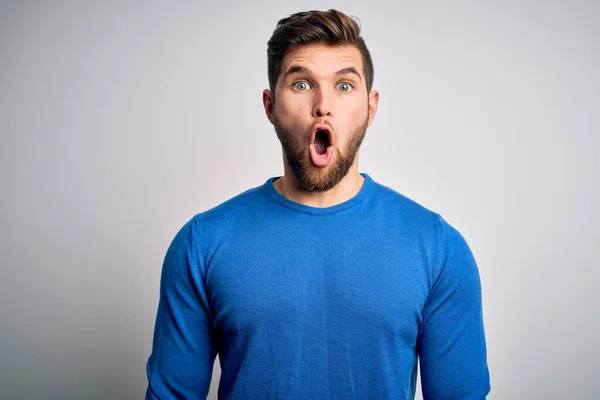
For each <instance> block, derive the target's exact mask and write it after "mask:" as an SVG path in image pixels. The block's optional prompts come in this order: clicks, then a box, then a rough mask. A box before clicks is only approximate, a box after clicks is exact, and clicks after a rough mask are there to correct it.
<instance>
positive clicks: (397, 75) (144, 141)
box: [0, 0, 600, 400]
mask: <svg viewBox="0 0 600 400" xmlns="http://www.w3.org/2000/svg"><path fill="white" fill-rule="evenodd" d="M599 5H600V3H599V2H595V1H562V2H560V1H509V2H495V3H492V2H471V3H467V2H461V1H458V2H445V1H439V2H432V1H427V2H416V1H414V2H408V1H395V2H392V1H388V0H370V1H349V0H345V1H331V2H329V3H327V4H325V3H323V2H317V1H302V2H295V3H294V2H287V3H286V2H280V1H272V2H266V1H263V2H247V3H246V2H241V1H239V2H237V3H236V2H226V1H223V2H219V3H217V2H210V3H203V2H166V1H165V2H162V3H159V2H141V1H140V2H134V1H128V2H116V1H106V2H104V1H102V2H100V1H97V2H91V1H86V2H79V1H54V2H43V1H40V2H33V1H13V2H10V1H2V2H0V133H1V137H0V140H1V142H0V152H1V153H0V154H1V158H0V162H1V164H0V190H1V197H0V201H1V204H0V273H1V276H0V312H1V314H0V397H2V398H3V399H12V398H14V399H17V398H18V399H34V398H39V399H42V398H43V399H47V398H62V399H84V398H85V399H96V398H97V399H104V398H113V399H133V398H142V397H143V395H144V391H145V388H146V377H145V363H146V359H147V357H148V356H149V354H150V348H151V340H152V334H153V325H154V318H155V315H156V306H157V302H158V288H159V278H160V269H161V265H162V260H163V257H164V255H165V252H166V249H167V246H168V245H169V243H170V241H171V240H172V238H173V236H174V234H175V233H176V232H177V230H178V229H179V228H180V227H181V226H182V225H183V224H184V223H185V222H186V221H187V220H188V219H189V218H191V217H192V216H193V215H194V214H195V213H197V212H200V211H203V210H206V209H208V208H211V207H213V206H215V205H217V204H219V203H220V202H222V201H225V200H227V199H228V198H230V197H232V196H234V195H236V194H238V193H240V192H242V191H244V190H246V189H248V188H250V187H254V186H258V185H260V184H262V183H264V182H265V181H266V179H267V178H268V177H271V176H276V175H280V174H281V173H282V172H283V164H282V159H281V150H280V146H279V142H278V141H277V138H276V136H275V133H274V131H273V129H272V126H271V125H270V124H269V123H268V121H267V119H266V117H265V116H264V112H263V109H262V104H261V92H262V90H263V89H264V88H266V87H267V85H268V84H267V72H266V42H267V40H268V39H269V37H270V35H271V33H272V31H273V29H274V27H275V24H276V23H277V21H278V20H279V19H280V18H283V17H285V16H288V15H289V14H291V13H294V12H296V11H301V10H310V9H321V10H324V9H328V8H339V9H340V10H342V11H344V12H346V13H348V14H350V15H354V16H357V17H358V18H359V19H360V21H361V24H362V26H363V36H364V38H365V40H366V42H367V45H368V46H369V48H370V50H371V53H372V56H373V59H374V63H375V84H374V88H375V89H378V90H379V91H380V93H381V101H380V109H379V113H378V115H377V118H376V120H375V123H374V124H373V125H372V127H371V128H370V129H369V131H368V133H367V136H366V139H365V142H364V144H363V147H362V151H361V160H360V170H361V171H364V172H367V173H369V174H370V175H371V176H372V177H373V179H375V180H376V181H378V182H381V183H383V184H385V185H387V186H390V187H392V188H394V189H395V190H397V191H399V192H401V193H403V194H404V195H406V196H408V197H410V198H412V199H414V200H416V201H418V202H419V203H421V204H423V205H424V206H426V207H428V208H430V209H433V210H434V211H437V212H439V213H441V214H442V215H443V216H444V217H445V218H447V220H448V221H449V222H450V223H451V224H453V225H454V226H456V227H457V228H458V229H459V230H460V231H461V232H462V233H463V235H464V236H465V237H466V239H467V241H468V242H469V244H470V245H471V248H472V250H473V252H474V254H475V257H476V259H477V261H478V264H479V268H480V274H481V279H482V286H483V302H484V304H483V305H484V316H485V326H486V333H487V342H488V362H489V366H490V371H491V378H492V392H491V395H490V396H489V398H490V399H511V400H512V399H593V398H595V393H596V392H597V387H598V381H597V379H598V378H597V376H598V373H599V372H600V370H599V367H598V365H599V363H600V350H599V347H598V345H597V339H598V338H599V337H600V323H599V321H598V308H597V306H598V303H599V302H598V297H599V296H598V283H599V281H600V279H599V278H600V273H599V271H600V268H599V261H598V260H599V259H600V250H599V244H600V243H599V242H600V241H599V235H598V228H597V225H598V223H599V222H600V213H599V211H598V204H599V203H600V195H599V190H598V182H599V180H600V179H599V172H600V171H599V170H600V168H599V167H600V163H599V161H598V158H597V157H596V154H595V153H596V151H597V148H598V147H599V146H600V139H599V134H600V117H599V114H600V95H599V93H600V74H599V73H598V71H600V23H599V21H600V6H599ZM214 377H215V380H214V381H213V385H212V388H211V396H214V395H215V393H216V388H217V383H218V381H217V380H218V377H219V367H218V363H217V364H216V365H215V374H214ZM212 398H215V397H212ZM419 398H420V397H419Z"/></svg>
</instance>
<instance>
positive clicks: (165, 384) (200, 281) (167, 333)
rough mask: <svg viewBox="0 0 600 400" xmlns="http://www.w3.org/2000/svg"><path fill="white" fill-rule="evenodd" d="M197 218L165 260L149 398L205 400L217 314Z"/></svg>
mask: <svg viewBox="0 0 600 400" xmlns="http://www.w3.org/2000/svg"><path fill="white" fill-rule="evenodd" d="M195 234H196V227H195V219H191V220H190V221H188V223H187V224H185V225H184V226H183V227H182V228H181V230H180V231H179V232H178V233H177V235H176V236H175V238H174V239H173V241H172V243H171V245H170V246H169V249H168V250H167V254H166V256H165V259H164V263H163V268H162V273H161V282H160V298H159V305H158V312H157V316H156V323H155V327H154V338H153V342H152V352H151V355H150V357H149V359H148V362H147V365H146V375H147V377H148V387H147V389H146V399H147V400H148V399H152V400H155V399H161V400H166V399H206V396H207V395H208V390H209V387H210V382H211V377H212V369H213V364H214V360H215V357H216V354H217V352H216V348H215V344H214V335H213V328H212V314H211V311H210V307H209V301H208V296H207V292H206V288H205V284H204V281H205V279H204V272H203V270H204V269H203V268H202V263H203V262H202V260H201V257H200V256H199V254H198V252H197V251H196V248H195V244H194V243H195V240H196V237H195Z"/></svg>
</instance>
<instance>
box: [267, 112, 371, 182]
mask: <svg viewBox="0 0 600 400" xmlns="http://www.w3.org/2000/svg"><path fill="white" fill-rule="evenodd" d="M367 123H368V115H367V117H366V118H365V121H364V122H363V123H362V124H360V125H359V126H357V127H356V128H355V129H354V130H353V131H352V133H351V135H350V140H349V141H348V145H347V146H346V148H345V149H344V151H341V150H340V149H339V148H338V147H337V146H336V145H335V144H334V143H332V144H331V145H332V146H333V153H334V154H333V159H332V160H331V163H330V164H329V165H327V166H326V167H323V168H321V167H317V166H314V165H313V164H312V161H311V158H310V152H309V146H310V140H311V132H310V131H309V132H307V133H306V135H304V136H302V137H300V138H299V140H294V136H295V135H294V134H293V133H291V132H290V131H289V130H287V129H285V128H284V127H283V125H282V124H281V122H280V121H279V119H278V118H277V116H276V115H275V118H274V123H273V125H274V127H275V133H277V137H278V138H279V141H280V142H281V147H282V148H283V151H284V153H285V155H286V159H287V163H288V166H289V167H290V169H291V170H292V172H293V173H294V176H295V177H296V181H297V182H298V186H299V187H300V189H302V190H305V191H308V192H325V191H328V190H330V189H332V188H333V187H334V186H335V185H337V184H338V183H339V182H340V181H341V180H342V179H343V178H344V177H345V176H346V175H347V174H348V171H350V167H352V165H353V164H354V160H355V158H356V153H357V152H358V149H359V148H360V145H361V144H362V141H363V139H364V137H365V134H366V132H367Z"/></svg>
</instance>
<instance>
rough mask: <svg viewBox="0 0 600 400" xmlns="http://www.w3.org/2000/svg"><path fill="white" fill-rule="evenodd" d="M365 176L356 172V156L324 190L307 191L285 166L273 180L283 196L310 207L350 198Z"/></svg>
mask: <svg viewBox="0 0 600 400" xmlns="http://www.w3.org/2000/svg"><path fill="white" fill-rule="evenodd" d="M364 180H365V178H364V177H363V176H362V175H360V174H359V172H358V157H357V159H356V160H355V162H354V165H352V167H351V168H350V171H348V174H347V175H346V176H345V177H344V178H342V180H341V181H340V182H339V183H338V184H337V185H335V186H334V187H333V188H331V189H330V190H328V191H326V192H308V191H306V190H303V189H301V188H300V187H299V186H298V181H297V180H296V177H295V176H294V173H293V172H292V171H291V170H289V168H288V166H287V165H286V166H285V171H284V175H283V177H281V178H279V179H277V180H276V181H275V182H273V186H274V187H275V189H276V190H277V191H278V192H279V194H281V195H282V196H283V197H285V198H287V199H289V200H292V201H294V202H296V203H300V204H304V205H306V206H311V207H320V208H325V207H332V206H335V205H336V204H340V203H343V202H345V201H347V200H350V199H351V198H353V197H354V196H356V194H357V193H358V192H359V191H360V189H361V187H362V185H363V182H364Z"/></svg>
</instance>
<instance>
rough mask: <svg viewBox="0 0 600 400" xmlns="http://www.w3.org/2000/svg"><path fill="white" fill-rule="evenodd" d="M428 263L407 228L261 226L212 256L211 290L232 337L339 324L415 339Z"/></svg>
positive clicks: (224, 330) (220, 322) (218, 319)
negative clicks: (267, 229)
mask: <svg viewBox="0 0 600 400" xmlns="http://www.w3.org/2000/svg"><path fill="white" fill-rule="evenodd" d="M365 233H366V234H365ZM426 270H427V268H426V265H424V264H423V262H422V260H421V259H420V257H419V252H418V249H416V248H414V247H413V246H406V245H404V244H403V243H402V236H401V235H398V236H396V237H390V236H381V235H376V234H375V232H373V233H371V234H369V232H364V231H361V230H359V229H357V230H350V229H346V230H345V231H344V232H338V233H337V234H335V235H333V234H329V235H327V234H325V233H323V234H318V232H317V233H315V232H314V231H311V232H303V231H302V230H301V229H299V230H298V231H297V232H295V234H292V235H290V234H288V235H286V236H280V235H277V234H273V232H271V233H270V234H264V233H263V232H261V231H257V232H254V233H253V234H251V235H246V236H244V237H243V238H235V240H231V241H228V242H227V243H226V244H225V245H223V246H222V247H221V248H220V249H219V252H217V253H216V254H215V255H214V256H213V258H212V261H211V265H210V268H209V273H208V274H207V290H208V292H209V296H210V302H211V308H212V309H213V313H214V315H215V321H214V323H215V328H216V329H217V330H218V331H219V332H220V333H221V334H222V335H225V336H228V335H229V336H231V335H239V334H244V333H248V332H249V331H251V330H253V331H261V332H266V333H269V332H280V331H286V330H287V331H289V329H303V327H305V326H313V327H315V326H316V327H317V328H318V327H319V326H321V327H322V328H323V329H325V328H326V327H327V328H328V329H331V327H332V326H334V327H336V328H339V329H346V330H360V329H365V327H368V329H372V330H377V331H380V332H384V333H386V334H387V335H389V336H391V337H403V338H404V339H405V340H409V341H411V340H413V339H414V337H415V335H416V333H417V329H418V325H419V323H420V314H421V310H422V307H423V304H424V302H425V299H426V297H427V293H428V284H427V279H426Z"/></svg>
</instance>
